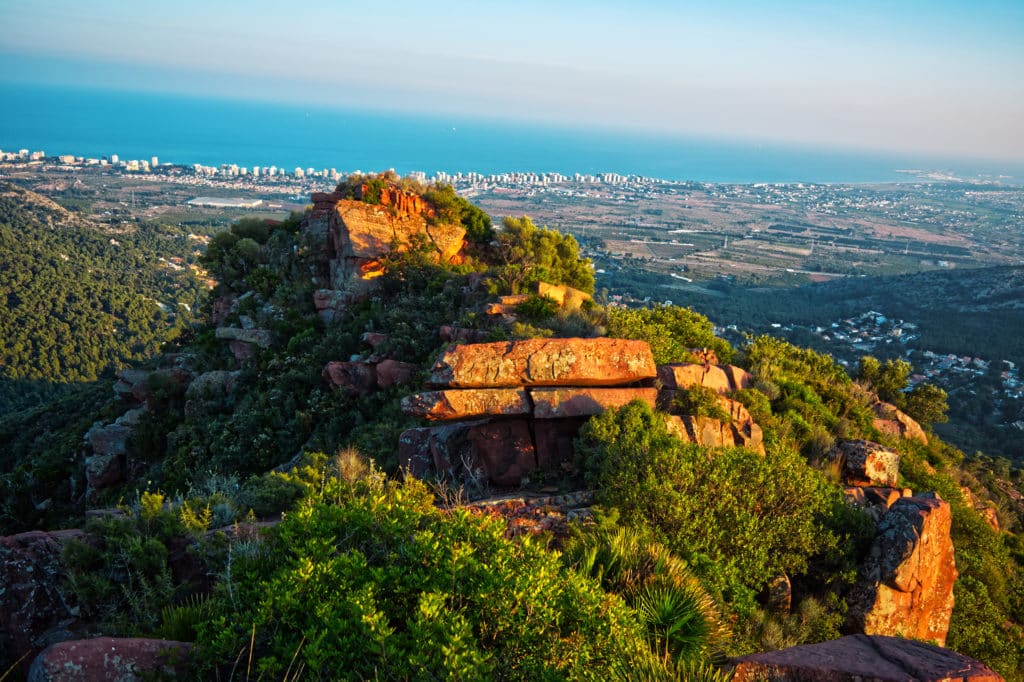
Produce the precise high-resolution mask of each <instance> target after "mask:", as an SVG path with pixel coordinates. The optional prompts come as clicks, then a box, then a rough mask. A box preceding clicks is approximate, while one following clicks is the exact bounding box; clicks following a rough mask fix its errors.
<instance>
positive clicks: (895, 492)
mask: <svg viewBox="0 0 1024 682" xmlns="http://www.w3.org/2000/svg"><path fill="white" fill-rule="evenodd" d="M843 495H844V497H845V498H846V502H847V504H850V505H853V506H854V507H859V508H860V509H864V510H865V511H867V512H868V513H869V514H870V515H871V517H872V518H873V519H874V520H875V523H878V522H879V521H881V519H882V517H883V516H885V514H886V512H888V511H889V508H890V507H892V506H893V505H894V504H896V502H897V501H898V500H899V499H900V498H901V497H910V495H911V492H910V488H904V489H902V490H901V489H899V488H879V487H872V486H851V487H848V488H844V489H843Z"/></svg>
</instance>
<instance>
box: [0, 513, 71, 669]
mask: <svg viewBox="0 0 1024 682" xmlns="http://www.w3.org/2000/svg"><path fill="white" fill-rule="evenodd" d="M84 537H85V535H84V533H83V532H82V531H80V530H59V531H51V532H44V531H30V532H28V533H20V534H18V535H10V536H7V537H0V588H2V589H0V652H4V653H5V654H6V655H5V656H3V658H9V659H12V660H13V659H16V658H18V656H20V655H21V654H22V653H24V652H27V651H33V650H36V651H38V650H39V649H40V648H42V647H45V646H47V645H49V644H52V643H53V642H58V641H62V640H64V639H68V638H69V637H71V636H72V635H71V634H70V632H71V631H72V630H73V629H74V628H75V626H76V624H77V622H78V616H79V613H78V605H77V602H76V599H75V595H74V592H73V591H72V590H69V589H68V588H67V587H66V585H65V582H64V567H63V565H62V564H61V560H60V557H61V551H62V550H63V548H64V543H66V542H67V541H68V540H71V539H76V540H78V539H82V538H84Z"/></svg>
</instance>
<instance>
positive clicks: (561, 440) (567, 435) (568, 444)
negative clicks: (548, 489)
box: [533, 418, 587, 475]
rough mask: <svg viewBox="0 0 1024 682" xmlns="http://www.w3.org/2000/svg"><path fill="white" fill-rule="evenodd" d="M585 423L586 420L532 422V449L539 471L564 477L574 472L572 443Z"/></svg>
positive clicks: (574, 451)
mask: <svg viewBox="0 0 1024 682" xmlns="http://www.w3.org/2000/svg"><path fill="white" fill-rule="evenodd" d="M586 421H587V420H586V418H579V419H538V420H537V421H535V422H533V439H534V448H535V449H536V450H537V466H538V467H540V469H541V471H544V472H546V473H551V474H555V475H565V474H571V473H573V472H574V471H575V470H576V463H575V456H576V450H575V446H574V445H573V441H574V440H575V439H576V436H578V435H579V434H580V429H581V428H583V425H584V424H585V423H586Z"/></svg>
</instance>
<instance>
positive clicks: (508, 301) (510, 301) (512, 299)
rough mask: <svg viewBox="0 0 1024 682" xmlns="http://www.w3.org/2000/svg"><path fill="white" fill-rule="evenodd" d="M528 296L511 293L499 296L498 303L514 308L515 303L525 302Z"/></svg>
mask: <svg viewBox="0 0 1024 682" xmlns="http://www.w3.org/2000/svg"><path fill="white" fill-rule="evenodd" d="M529 298H530V295H529V294H512V295H511V296H499V297H498V303H499V304H500V305H503V306H510V307H511V308H512V309H515V307H516V306H517V305H521V304H523V303H526V301H528V300H529Z"/></svg>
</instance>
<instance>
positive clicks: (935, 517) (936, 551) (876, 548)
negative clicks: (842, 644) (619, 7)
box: [848, 493, 957, 646]
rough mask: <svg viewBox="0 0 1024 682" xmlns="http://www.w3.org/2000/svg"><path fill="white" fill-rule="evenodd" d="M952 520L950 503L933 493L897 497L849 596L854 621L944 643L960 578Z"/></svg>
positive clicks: (875, 630)
mask: <svg viewBox="0 0 1024 682" xmlns="http://www.w3.org/2000/svg"><path fill="white" fill-rule="evenodd" d="M951 523H952V517H951V514H950V507H949V503H948V502H946V501H945V500H943V499H941V498H940V497H938V496H937V495H935V494H934V493H922V494H920V495H917V496H914V497H903V498H900V499H899V500H897V501H896V502H895V503H893V505H892V506H891V507H890V508H889V511H888V513H886V514H885V516H884V517H882V520H881V522H879V524H878V531H877V534H876V536H875V541H874V544H873V545H872V546H871V550H870V552H869V553H868V556H867V558H866V559H865V562H864V566H863V568H862V569H861V581H860V582H859V583H858V585H857V586H856V587H855V589H854V592H853V594H852V595H851V597H850V599H849V602H850V613H849V616H848V618H849V623H850V625H851V626H852V627H854V628H856V629H858V630H861V631H863V632H864V633H865V634H869V635H872V634H877V635H895V636H899V637H908V638H912V639H918V640H923V641H929V642H934V643H936V644H938V645H939V646H944V645H945V643H946V634H947V633H948V632H949V620H950V617H951V616H952V613H953V583H955V582H956V578H957V568H956V561H955V557H954V553H953V542H952V539H951V538H950V527H951Z"/></svg>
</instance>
